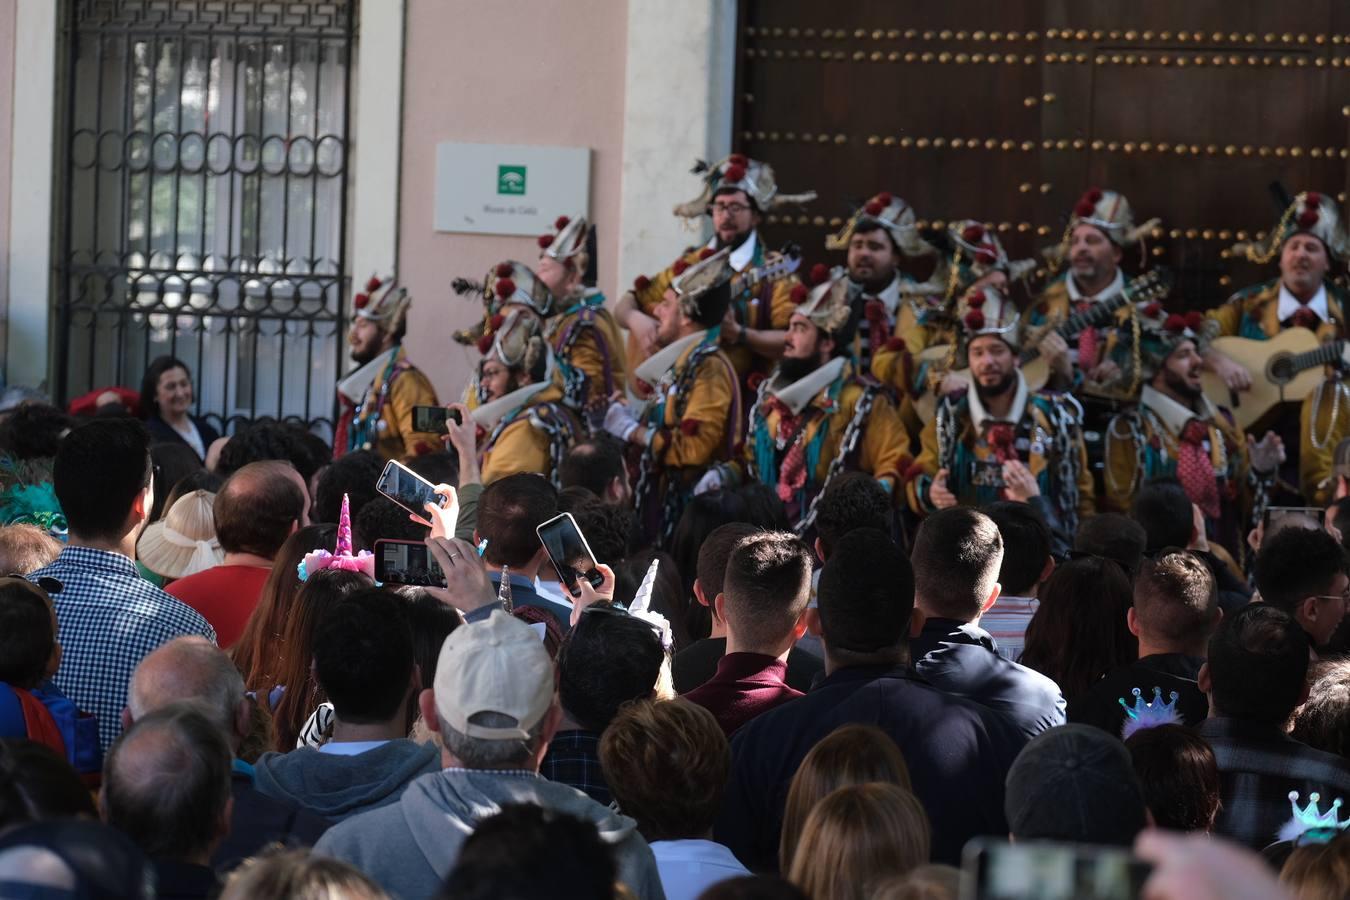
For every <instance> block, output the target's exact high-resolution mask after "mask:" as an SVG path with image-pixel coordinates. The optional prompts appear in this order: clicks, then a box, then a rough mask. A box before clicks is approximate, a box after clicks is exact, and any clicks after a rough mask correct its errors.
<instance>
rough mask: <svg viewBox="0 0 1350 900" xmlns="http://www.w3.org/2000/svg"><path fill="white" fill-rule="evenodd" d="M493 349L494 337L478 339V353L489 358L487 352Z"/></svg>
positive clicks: (488, 336)
mask: <svg viewBox="0 0 1350 900" xmlns="http://www.w3.org/2000/svg"><path fill="white" fill-rule="evenodd" d="M491 349H492V335H490V334H485V335H483V336H482V337H480V338H479V339H478V352H479V353H481V354H483V355H484V356H487V352H488V351H489V350H491Z"/></svg>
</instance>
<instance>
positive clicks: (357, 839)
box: [314, 769, 665, 900]
mask: <svg viewBox="0 0 1350 900" xmlns="http://www.w3.org/2000/svg"><path fill="white" fill-rule="evenodd" d="M508 803H528V804H532V805H534V806H539V807H542V808H544V809H549V810H553V811H555V812H560V813H566V814H567V815H570V816H575V817H576V818H578V819H584V820H585V821H588V822H593V823H594V824H595V827H596V829H597V830H598V831H599V832H600V839H601V840H603V841H604V842H605V843H607V844H609V845H610V847H612V848H613V850H614V857H615V862H616V863H617V864H618V870H619V879H620V880H621V881H623V882H624V883H625V884H627V885H628V887H629V888H631V889H632V890H633V892H634V893H635V894H637V896H638V897H640V898H642V900H665V893H664V892H663V891H662V890H661V876H660V873H659V872H658V871H657V868H656V858H655V857H654V856H653V855H652V851H651V848H650V847H648V846H647V842H646V841H645V840H643V839H642V836H641V835H639V834H638V832H637V823H636V822H634V821H633V820H632V819H630V818H628V817H626V816H621V815H619V814H618V813H616V812H613V811H612V810H610V809H608V808H607V807H604V806H601V805H600V804H599V803H596V802H595V801H594V800H592V799H591V798H590V797H587V796H586V795H585V794H583V793H582V792H581V791H578V790H577V789H575V788H572V787H568V786H567V785H565V784H557V783H555V782H552V781H548V780H547V779H545V778H542V777H540V776H539V775H537V774H535V773H533V772H523V771H522V772H521V773H519V774H517V773H514V772H500V771H476V770H471V769H446V770H444V771H441V772H436V773H433V774H431V775H423V776H421V777H420V778H418V779H417V780H416V781H414V782H413V783H412V784H410V785H408V788H407V790H405V791H404V792H403V796H402V797H400V798H399V801H398V802H397V803H394V804H391V805H389V806H385V807H383V808H381V809H376V810H372V811H371V812H368V813H363V814H361V815H359V816H353V817H352V818H350V819H348V820H346V821H345V822H342V823H340V824H338V825H334V826H333V827H332V828H330V829H329V830H328V831H327V832H325V833H324V835H323V837H322V838H321V839H320V840H319V842H318V843H317V844H315V845H314V852H315V853H318V854H319V855H321V856H330V857H334V858H336V859H341V860H344V861H346V862H349V863H351V864H352V865H354V866H356V868H358V869H360V870H361V871H362V872H364V873H366V874H367V875H369V876H370V877H371V878H373V879H374V880H375V881H377V882H378V883H379V884H380V886H381V887H383V888H384V889H385V890H386V891H388V892H389V893H390V894H391V895H392V896H394V897H396V898H400V900H423V898H426V897H432V896H434V895H435V893H436V892H437V891H438V890H440V887H441V883H442V882H443V881H445V877H446V876H447V875H449V874H450V870H451V869H453V868H454V867H455V861H456V860H457V859H458V858H459V848H460V845H461V844H463V843H464V840H465V838H467V837H468V836H469V835H470V834H471V833H472V832H473V830H474V828H475V827H476V825H477V823H478V822H479V821H480V820H482V819H485V818H487V817H489V816H492V815H494V814H495V813H496V812H497V811H498V810H500V809H501V808H502V806H503V805H505V804H508Z"/></svg>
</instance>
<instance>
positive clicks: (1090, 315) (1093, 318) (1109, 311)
mask: <svg viewBox="0 0 1350 900" xmlns="http://www.w3.org/2000/svg"><path fill="white" fill-rule="evenodd" d="M1128 302H1130V298H1129V296H1128V295H1127V294H1126V293H1125V292H1123V291H1122V292H1121V293H1120V294H1119V295H1118V296H1116V297H1112V298H1111V299H1110V300H1104V301H1102V302H1101V303H1095V304H1093V306H1092V308H1091V309H1085V310H1083V311H1082V312H1076V313H1074V314H1073V315H1071V316H1069V317H1068V318H1067V319H1065V320H1064V321H1063V322H1061V323H1059V324H1058V325H1056V326H1055V327H1054V329H1053V331H1052V332H1050V333H1053V334H1057V335H1059V336H1060V337H1062V338H1064V339H1065V340H1066V341H1067V340H1068V339H1069V338H1071V337H1073V336H1074V335H1076V334H1078V333H1079V332H1080V331H1083V330H1084V329H1086V328H1094V327H1096V326H1098V325H1104V324H1106V323H1107V322H1108V321H1110V319H1111V317H1112V316H1114V315H1115V314H1116V310H1118V309H1120V308H1121V307H1122V306H1124V305H1125V304H1126V303H1128ZM1041 340H1045V338H1044V337H1042V338H1041ZM1040 355H1041V348H1040V344H1039V342H1037V345H1036V346H1034V347H1028V348H1026V349H1025V350H1023V351H1022V357H1021V358H1022V362H1023V363H1029V362H1031V361H1032V360H1034V359H1036V358H1038V357H1039V356H1040Z"/></svg>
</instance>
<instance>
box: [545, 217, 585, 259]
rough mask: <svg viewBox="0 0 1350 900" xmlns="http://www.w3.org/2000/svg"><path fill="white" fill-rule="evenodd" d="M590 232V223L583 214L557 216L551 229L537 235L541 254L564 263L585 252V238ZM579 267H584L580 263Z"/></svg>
mask: <svg viewBox="0 0 1350 900" xmlns="http://www.w3.org/2000/svg"><path fill="white" fill-rule="evenodd" d="M590 233H591V226H590V223H589V222H587V221H586V217H585V216H558V218H557V220H556V221H554V223H553V230H552V231H550V232H547V233H546V234H541V235H539V239H538V243H539V249H540V251H541V254H540V255H541V256H547V257H549V258H550V259H556V260H557V261H558V262H560V263H566V262H569V261H571V260H573V259H576V258H577V257H578V256H582V257H583V258H582V262H584V256H583V254H585V253H586V239H587V237H588V236H589V235H590ZM580 268H582V269H584V268H585V266H584V265H582V266H581V267H580Z"/></svg>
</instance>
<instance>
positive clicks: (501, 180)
mask: <svg viewBox="0 0 1350 900" xmlns="http://www.w3.org/2000/svg"><path fill="white" fill-rule="evenodd" d="M497 193H499V194H523V193H525V167H524V166H498V167H497Z"/></svg>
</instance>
